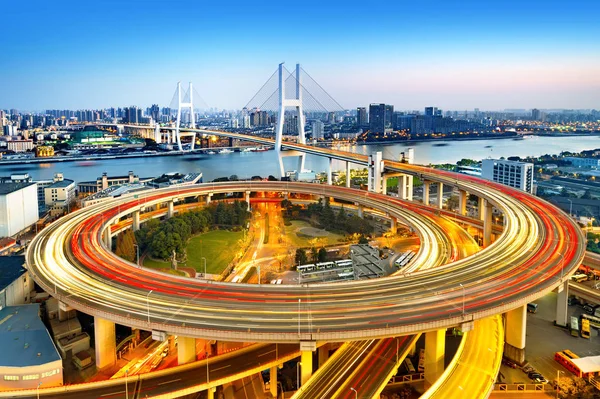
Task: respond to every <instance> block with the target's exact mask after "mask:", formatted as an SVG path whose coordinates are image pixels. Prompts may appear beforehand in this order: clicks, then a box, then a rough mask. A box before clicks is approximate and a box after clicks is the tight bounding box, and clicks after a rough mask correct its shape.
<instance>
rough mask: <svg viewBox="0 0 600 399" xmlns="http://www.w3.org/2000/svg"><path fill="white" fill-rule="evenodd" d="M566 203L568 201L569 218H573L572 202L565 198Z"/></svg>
mask: <svg viewBox="0 0 600 399" xmlns="http://www.w3.org/2000/svg"><path fill="white" fill-rule="evenodd" d="M567 201H569V217H573V201H571V200H570V199H569V198H567Z"/></svg>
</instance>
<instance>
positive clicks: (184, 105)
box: [174, 82, 196, 151]
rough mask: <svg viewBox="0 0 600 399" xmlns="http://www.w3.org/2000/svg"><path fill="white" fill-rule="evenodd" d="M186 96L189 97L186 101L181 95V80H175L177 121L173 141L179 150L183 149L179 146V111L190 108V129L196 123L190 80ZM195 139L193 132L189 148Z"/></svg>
mask: <svg viewBox="0 0 600 399" xmlns="http://www.w3.org/2000/svg"><path fill="white" fill-rule="evenodd" d="M188 93H189V94H188V96H189V99H188V100H187V101H184V100H183V99H182V96H181V82H177V122H176V125H175V137H174V139H175V140H174V141H175V142H177V149H178V150H179V151H183V147H182V146H181V134H180V128H181V111H182V110H183V109H188V108H189V110H190V125H191V127H192V129H194V128H195V127H196V123H195V121H194V100H193V98H194V96H193V90H192V82H190V83H189V89H188ZM195 141H196V135H195V134H194V135H193V136H192V147H191V149H192V150H193V149H194V144H195Z"/></svg>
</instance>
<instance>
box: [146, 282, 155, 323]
mask: <svg viewBox="0 0 600 399" xmlns="http://www.w3.org/2000/svg"><path fill="white" fill-rule="evenodd" d="M153 291H154V290H150V291H148V294H147V295H146V310H147V311H148V324H150V294H152V292H153Z"/></svg>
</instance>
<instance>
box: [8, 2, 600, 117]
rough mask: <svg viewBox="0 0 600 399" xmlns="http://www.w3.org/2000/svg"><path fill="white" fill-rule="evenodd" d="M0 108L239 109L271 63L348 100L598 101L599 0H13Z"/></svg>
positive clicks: (450, 105)
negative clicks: (173, 105)
mask: <svg viewBox="0 0 600 399" xmlns="http://www.w3.org/2000/svg"><path fill="white" fill-rule="evenodd" d="M0 10H1V11H0V14H1V15H3V18H2V21H3V22H2V24H1V26H0V32H1V33H2V37H3V39H4V40H3V46H2V51H1V52H0V108H2V109H11V108H16V109H19V110H27V111H37V110H45V109H87V108H104V107H110V106H115V107H117V106H129V105H138V106H143V107H145V106H148V105H150V104H153V103H158V104H159V105H161V106H168V105H169V103H170V102H171V99H172V97H173V94H174V92H175V88H176V85H177V82H178V81H181V82H183V83H186V82H188V81H192V82H193V83H194V87H195V89H196V90H197V91H198V92H199V93H200V95H201V96H202V98H203V99H204V100H205V102H206V103H207V104H208V105H209V106H211V107H215V108H219V109H240V108H242V107H243V106H244V105H246V103H247V102H248V101H249V100H250V99H251V98H252V97H253V95H254V94H255V93H256V92H257V91H258V90H259V89H260V87H261V86H262V84H263V83H264V82H265V81H266V80H267V79H268V78H269V77H270V76H271V75H272V73H273V72H274V71H275V70H276V68H277V65H278V64H279V63H280V62H285V63H286V66H287V68H288V69H290V70H292V69H293V68H294V65H295V64H296V63H298V62H299V63H301V64H302V67H303V68H304V69H305V70H306V71H307V72H308V73H309V74H310V75H311V76H312V77H313V78H314V79H315V80H316V81H317V82H319V84H320V85H321V86H322V87H323V88H324V89H325V90H326V91H327V92H328V93H329V94H330V95H331V96H332V97H333V98H335V99H336V100H337V102H339V103H340V104H341V105H342V106H343V107H345V108H348V109H351V108H355V107H357V106H365V105H368V104H369V103H372V102H384V103H389V104H393V105H394V106H395V109H400V110H403V109H405V110H414V109H422V108H423V107H425V106H437V107H439V108H442V109H444V110H467V109H468V110H472V109H473V108H480V109H481V110H501V109H505V108H525V109H529V108H540V109H552V108H569V109H570V108H581V109H589V108H595V109H600V40H599V39H600V24H599V23H598V22H597V16H598V13H599V12H600V1H597V0H588V1H578V0H572V1H568V2H565V1H554V0H546V1H538V0H529V1H513V0H503V1H499V0H496V1H491V0H482V1H469V0H465V1H450V0H446V1H433V0H419V1H405V0H402V1H401V0H396V1H388V2H372V1H360V2H353V1H323V0H321V1H313V0H302V1H285V2H282V1H278V2H270V1H259V0H255V1H243V2H238V1H219V2H215V1H206V0H196V1H177V0H169V1H165V0H161V1H156V0H144V1H142V0H139V1H128V0H119V1H113V0H108V1H61V0H54V1H47V0H45V1H27V0H25V1H21V2H16V1H11V2H5V3H4V4H3V5H2V6H0Z"/></svg>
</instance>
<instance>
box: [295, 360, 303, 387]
mask: <svg viewBox="0 0 600 399" xmlns="http://www.w3.org/2000/svg"><path fill="white" fill-rule="evenodd" d="M300 367H302V362H297V363H296V390H297V391H299V390H300Z"/></svg>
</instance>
